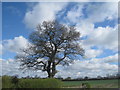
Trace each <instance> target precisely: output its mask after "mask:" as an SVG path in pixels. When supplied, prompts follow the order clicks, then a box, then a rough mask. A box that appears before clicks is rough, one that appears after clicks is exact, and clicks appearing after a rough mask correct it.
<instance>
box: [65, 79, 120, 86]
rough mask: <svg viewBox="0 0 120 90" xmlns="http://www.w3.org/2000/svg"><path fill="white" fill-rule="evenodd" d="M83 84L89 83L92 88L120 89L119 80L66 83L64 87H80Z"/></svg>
mask: <svg viewBox="0 0 120 90" xmlns="http://www.w3.org/2000/svg"><path fill="white" fill-rule="evenodd" d="M82 83H89V84H90V86H91V88H118V80H117V79H116V80H90V81H64V82H63V87H73V88H74V87H76V88H77V87H78V88H79V87H80V86H81V84H82Z"/></svg>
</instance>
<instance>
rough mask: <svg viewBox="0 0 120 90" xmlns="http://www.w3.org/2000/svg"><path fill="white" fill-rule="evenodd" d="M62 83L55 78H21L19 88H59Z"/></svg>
mask: <svg viewBox="0 0 120 90" xmlns="http://www.w3.org/2000/svg"><path fill="white" fill-rule="evenodd" d="M61 86H62V83H61V81H60V80H57V79H21V80H20V81H19V84H18V87H19V88H60V87H61Z"/></svg>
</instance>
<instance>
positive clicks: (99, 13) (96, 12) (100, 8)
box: [86, 2, 118, 23]
mask: <svg viewBox="0 0 120 90" xmlns="http://www.w3.org/2000/svg"><path fill="white" fill-rule="evenodd" d="M86 11H87V13H88V18H87V21H88V22H92V23H95V22H103V21H104V20H105V19H108V20H111V19H115V18H117V17H118V3H117V2H116V3H115V2H114V3H113V2H107V3H103V4H102V3H98V4H94V5H93V4H89V5H88V7H87V9H86Z"/></svg>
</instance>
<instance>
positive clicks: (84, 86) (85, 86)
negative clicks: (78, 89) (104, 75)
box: [82, 83, 91, 88]
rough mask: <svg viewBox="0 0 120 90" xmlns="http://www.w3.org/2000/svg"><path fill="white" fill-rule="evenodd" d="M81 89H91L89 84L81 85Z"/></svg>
mask: <svg viewBox="0 0 120 90" xmlns="http://www.w3.org/2000/svg"><path fill="white" fill-rule="evenodd" d="M82 88H91V85H90V84H89V83H82Z"/></svg>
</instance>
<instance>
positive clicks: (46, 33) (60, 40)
mask: <svg viewBox="0 0 120 90" xmlns="http://www.w3.org/2000/svg"><path fill="white" fill-rule="evenodd" d="M29 41H30V43H31V45H29V46H28V48H27V49H24V50H23V52H24V53H25V54H24V55H17V56H16V58H17V59H18V60H20V62H21V66H22V67H23V68H29V69H35V70H42V71H47V73H48V77H49V78H51V77H54V75H55V74H56V73H57V70H56V66H57V65H58V64H62V65H69V63H71V61H72V59H73V57H76V55H81V56H83V55H84V50H83V49H82V48H81V46H80V44H79V43H80V33H79V32H77V31H76V29H75V27H74V26H65V25H63V24H60V23H58V22H57V21H48V22H46V21H44V22H43V23H42V24H39V25H38V26H37V30H36V31H34V32H32V33H31V35H30V37H29Z"/></svg>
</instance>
